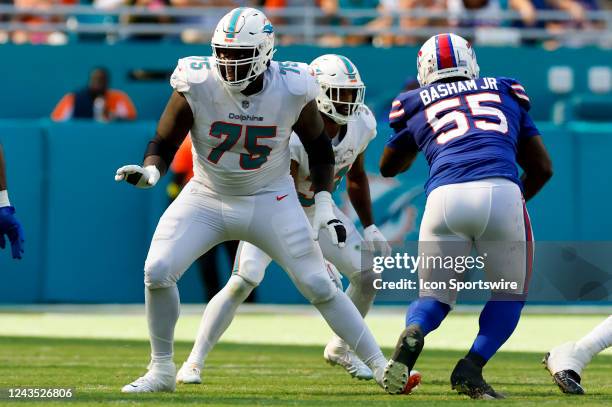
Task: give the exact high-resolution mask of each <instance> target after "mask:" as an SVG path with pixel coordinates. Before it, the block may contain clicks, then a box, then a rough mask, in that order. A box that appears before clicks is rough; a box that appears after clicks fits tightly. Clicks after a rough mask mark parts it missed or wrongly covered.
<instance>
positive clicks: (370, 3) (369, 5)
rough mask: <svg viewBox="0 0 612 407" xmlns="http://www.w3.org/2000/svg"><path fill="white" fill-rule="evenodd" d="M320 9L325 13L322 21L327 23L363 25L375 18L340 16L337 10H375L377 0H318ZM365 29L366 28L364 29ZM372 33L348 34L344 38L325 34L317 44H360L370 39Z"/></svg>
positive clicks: (335, 45) (330, 45)
mask: <svg viewBox="0 0 612 407" xmlns="http://www.w3.org/2000/svg"><path fill="white" fill-rule="evenodd" d="M319 2H320V3H319V4H320V7H321V10H322V11H323V13H324V14H325V16H326V17H325V18H324V19H323V22H324V23H325V24H327V25H341V26H347V27H360V26H365V25H367V24H368V23H371V22H372V21H374V20H375V18H374V17H354V18H348V17H341V16H340V15H339V13H338V10H343V11H346V10H371V11H375V10H376V9H377V7H378V3H379V0H319ZM364 31H367V30H364ZM371 38H372V35H370V34H368V33H366V34H365V35H364V34H348V35H346V36H345V37H344V38H343V37H341V36H339V35H336V34H331V33H330V34H326V35H324V36H322V37H321V38H320V39H319V44H320V45H322V46H327V47H339V46H341V45H343V44H345V45H360V44H365V43H368V42H370V41H371Z"/></svg>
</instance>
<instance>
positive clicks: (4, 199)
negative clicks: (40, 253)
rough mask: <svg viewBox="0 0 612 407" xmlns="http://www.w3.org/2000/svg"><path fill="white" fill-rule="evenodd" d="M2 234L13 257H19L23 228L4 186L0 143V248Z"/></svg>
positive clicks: (3, 242) (21, 249)
mask: <svg viewBox="0 0 612 407" xmlns="http://www.w3.org/2000/svg"><path fill="white" fill-rule="evenodd" d="M4 235H6V236H7V237H8V238H9V241H10V242H11V252H12V255H13V258H14V259H21V255H22V254H23V243H24V237H23V228H22V227H21V224H20V223H19V221H18V220H17V218H16V217H15V208H13V207H12V206H11V203H10V201H9V196H8V190H7V186H6V169H5V166H4V153H3V151H2V146H1V145H0V249H4V248H5V247H6V240H5V239H4Z"/></svg>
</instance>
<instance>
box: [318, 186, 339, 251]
mask: <svg viewBox="0 0 612 407" xmlns="http://www.w3.org/2000/svg"><path fill="white" fill-rule="evenodd" d="M314 199H315V214H314V219H313V220H312V228H313V235H312V238H313V239H314V240H319V232H320V231H321V229H323V228H327V231H328V232H329V235H330V236H331V240H332V243H333V244H335V245H337V246H338V247H344V244H345V243H346V229H345V228H344V225H343V224H342V222H340V220H338V219H337V218H336V215H335V214H334V206H333V202H334V201H333V200H332V197H331V194H330V193H329V192H327V191H321V192H318V193H317V194H315V196H314Z"/></svg>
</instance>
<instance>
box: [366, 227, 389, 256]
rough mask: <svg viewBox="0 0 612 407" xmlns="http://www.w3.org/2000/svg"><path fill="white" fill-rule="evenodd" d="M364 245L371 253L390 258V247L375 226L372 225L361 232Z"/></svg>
mask: <svg viewBox="0 0 612 407" xmlns="http://www.w3.org/2000/svg"><path fill="white" fill-rule="evenodd" d="M363 237H364V244H365V245H366V248H367V249H368V250H369V251H371V252H376V251H378V252H380V254H381V255H382V256H391V246H389V243H388V242H387V239H386V238H385V236H384V235H383V234H382V233H381V231H380V230H378V228H377V227H376V225H374V224H372V225H370V226H368V227H367V228H365V229H364V230H363Z"/></svg>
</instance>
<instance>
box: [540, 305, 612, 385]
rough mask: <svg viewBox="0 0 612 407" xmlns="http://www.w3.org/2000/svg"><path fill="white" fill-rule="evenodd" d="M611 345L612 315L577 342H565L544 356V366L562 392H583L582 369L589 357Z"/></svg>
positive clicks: (588, 361)
mask: <svg viewBox="0 0 612 407" xmlns="http://www.w3.org/2000/svg"><path fill="white" fill-rule="evenodd" d="M610 346H612V315H610V316H609V317H608V318H606V319H605V320H604V321H603V322H602V323H600V324H599V325H597V326H596V327H595V328H593V330H592V331H591V332H589V333H588V334H587V335H586V336H584V337H583V338H581V339H580V340H579V341H577V342H567V343H564V344H563V345H559V346H557V347H555V348H553V349H552V350H551V351H550V352H548V353H547V354H546V355H545V356H544V360H543V361H542V362H543V363H544V366H546V369H547V370H548V372H549V373H550V375H551V376H552V378H553V381H554V382H555V383H556V384H557V386H559V389H561V391H562V392H563V393H568V394H584V388H583V387H582V384H581V383H580V382H581V380H582V378H581V376H582V370H583V369H584V368H585V367H586V366H587V365H588V364H589V363H590V362H591V359H593V357H594V356H595V355H597V354H598V353H600V352H602V351H603V350H604V349H607V348H609V347H610Z"/></svg>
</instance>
